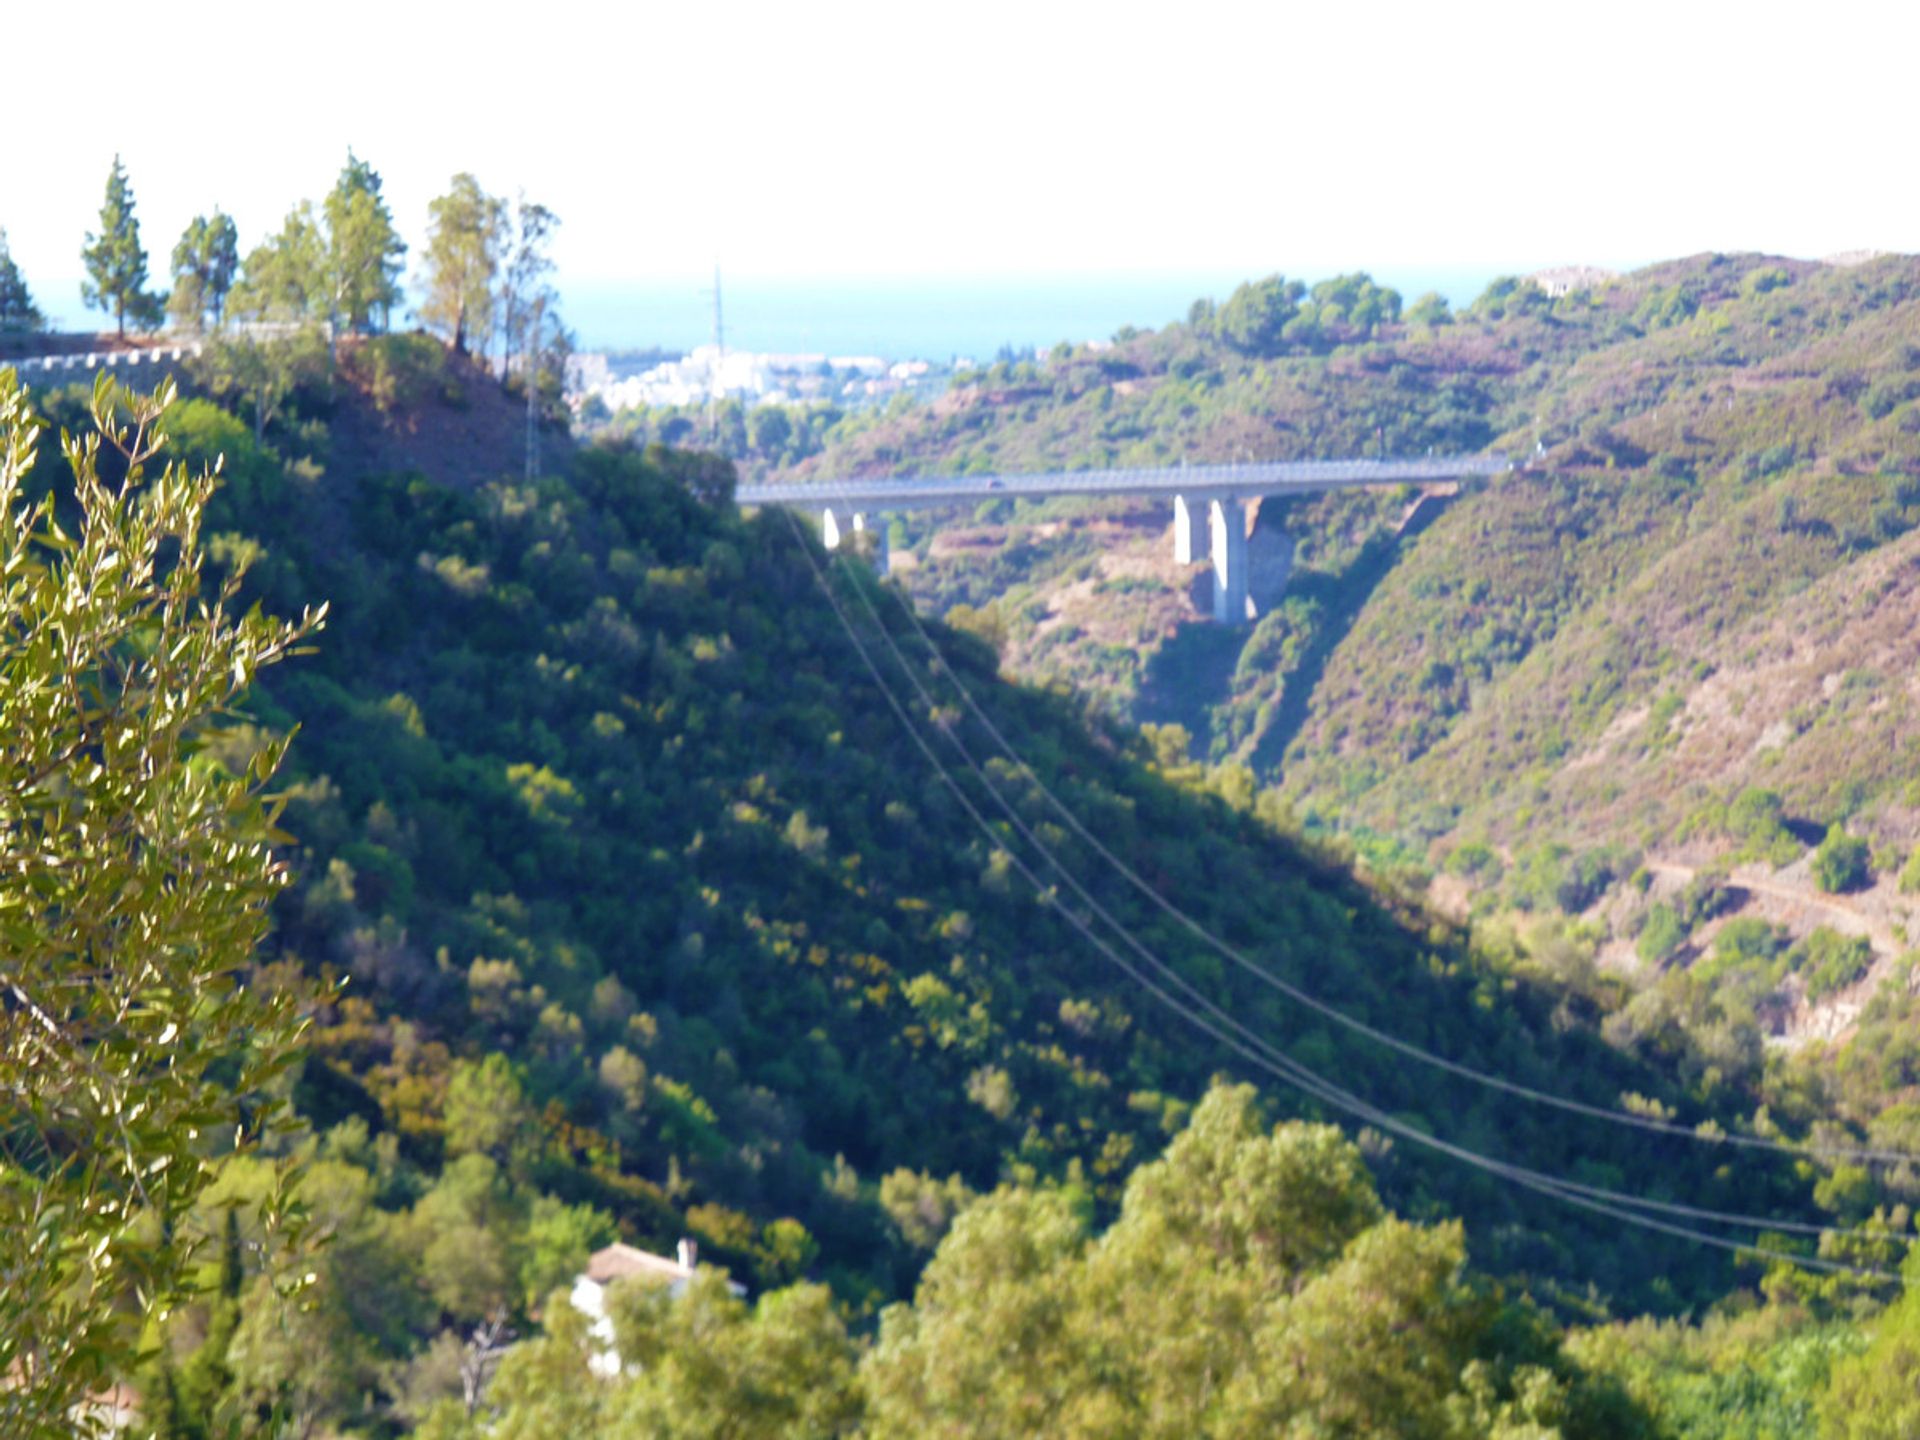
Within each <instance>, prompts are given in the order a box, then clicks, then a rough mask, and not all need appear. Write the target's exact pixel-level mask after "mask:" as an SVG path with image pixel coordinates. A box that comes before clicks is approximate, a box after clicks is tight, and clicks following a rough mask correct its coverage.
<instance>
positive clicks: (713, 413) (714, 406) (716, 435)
mask: <svg viewBox="0 0 1920 1440" xmlns="http://www.w3.org/2000/svg"><path fill="white" fill-rule="evenodd" d="M726 358H727V331H726V327H725V325H723V324H722V323H721V318H720V262H719V261H718V260H715V261H714V262H713V378H712V380H711V381H709V382H708V385H707V444H709V445H716V444H718V443H719V439H720V416H719V411H718V402H719V395H718V393H717V392H718V390H719V387H720V367H721V365H722V363H723V362H724V361H725V360H726Z"/></svg>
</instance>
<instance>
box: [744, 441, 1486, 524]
mask: <svg viewBox="0 0 1920 1440" xmlns="http://www.w3.org/2000/svg"><path fill="white" fill-rule="evenodd" d="M1511 468H1512V465H1511V464H1510V463H1509V461H1508V460H1507V457H1506V456H1504V455H1501V454H1498V453H1495V454H1489V455H1466V456H1459V457H1456V458H1453V459H1444V460H1443V459H1425V460H1292V461H1276V462H1273V463H1263V464H1246V465H1169V466H1164V467H1161V468H1159V469H1153V470H1060V471H1049V472H1045V473H1041V474H1029V475H903V476H900V477H898V478H895V479H890V480H822V481H819V482H817V483H812V484H805V485H742V486H741V487H740V489H739V492H738V494H737V495H736V497H735V498H736V499H737V500H738V501H739V503H740V504H742V505H795V506H801V507H804V508H806V509H812V510H819V509H833V510H849V511H867V510H910V509H914V508H916V507H918V506H923V505H967V504H977V503H978V502H980V501H982V500H992V499H1021V500H1043V499H1046V498H1048V497H1050V496H1054V495H1117V496H1143V495H1166V496H1173V495H1184V496H1186V497H1187V498H1188V499H1189V500H1207V499H1213V498H1216V497H1226V496H1233V497H1236V498H1239V499H1252V498H1253V497H1254V496H1256V495H1285V494H1289V493H1299V494H1310V493H1312V492H1314V491H1319V490H1343V489H1349V488H1352V489H1358V488H1361V487H1364V486H1369V485H1407V484H1423V483H1431V482H1435V481H1442V480H1465V479H1471V478H1474V477H1476V476H1485V475H1498V474H1501V473H1503V472H1505V471H1507V470H1510V469H1511Z"/></svg>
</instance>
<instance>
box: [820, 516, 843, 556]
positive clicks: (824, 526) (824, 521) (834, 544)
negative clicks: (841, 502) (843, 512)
mask: <svg viewBox="0 0 1920 1440" xmlns="http://www.w3.org/2000/svg"><path fill="white" fill-rule="evenodd" d="M820 543H821V544H823V545H825V546H826V547H827V549H829V550H838V549H839V548H840V522H839V521H838V520H836V519H834V518H833V511H831V510H822V511H821V512H820Z"/></svg>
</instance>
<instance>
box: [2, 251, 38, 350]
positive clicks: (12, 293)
mask: <svg viewBox="0 0 1920 1440" xmlns="http://www.w3.org/2000/svg"><path fill="white" fill-rule="evenodd" d="M46 323H47V322H46V317H45V316H43V315H42V314H41V313H40V309H39V307H38V306H36V305H35V304H34V303H33V293H32V292H31V291H30V290H28V288H27V281H26V277H25V276H24V275H22V274H21V273H20V267H19V266H18V265H16V264H15V263H14V260H13V251H12V250H11V248H9V246H8V245H7V232H6V231H5V230H4V229H0V334H4V333H6V332H8V331H19V330H39V329H41V328H42V327H43V326H45V325H46Z"/></svg>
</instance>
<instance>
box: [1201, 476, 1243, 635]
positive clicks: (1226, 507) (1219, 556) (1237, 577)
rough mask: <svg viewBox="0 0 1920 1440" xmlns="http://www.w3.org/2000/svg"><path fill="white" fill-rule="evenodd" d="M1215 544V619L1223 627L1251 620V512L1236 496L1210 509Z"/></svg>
mask: <svg viewBox="0 0 1920 1440" xmlns="http://www.w3.org/2000/svg"><path fill="white" fill-rule="evenodd" d="M1207 518H1208V520H1209V522H1210V525H1209V528H1210V529H1211V531H1212V536H1211V539H1212V541H1213V547H1212V548H1213V618H1214V619H1215V620H1216V621H1218V622H1219V623H1220V624H1222V625H1244V624H1245V623H1246V621H1247V512H1246V508H1245V507H1244V506H1243V505H1241V503H1240V501H1239V500H1238V499H1236V498H1234V497H1233V496H1226V497H1223V498H1221V499H1219V500H1215V501H1214V502H1213V503H1212V504H1211V505H1210V506H1209V507H1208V512H1207Z"/></svg>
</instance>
